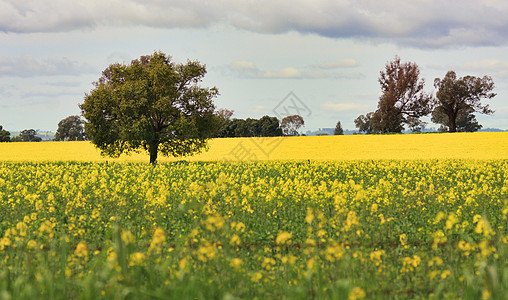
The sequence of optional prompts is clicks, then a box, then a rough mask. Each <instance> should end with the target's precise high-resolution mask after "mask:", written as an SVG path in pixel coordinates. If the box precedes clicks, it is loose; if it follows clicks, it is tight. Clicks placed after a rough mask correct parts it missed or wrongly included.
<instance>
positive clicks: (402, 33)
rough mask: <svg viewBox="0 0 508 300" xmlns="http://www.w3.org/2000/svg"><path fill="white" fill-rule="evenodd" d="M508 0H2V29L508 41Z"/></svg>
mask: <svg viewBox="0 0 508 300" xmlns="http://www.w3.org/2000/svg"><path fill="white" fill-rule="evenodd" d="M507 13H508V2H507V1H505V0H489V1H478V0H463V1H460V2H459V1H429V0H414V1H407V0H390V1H379V0H364V1H348V0H314V1H308V0H292V1H290V0H259V1H256V2H255V3H253V2H251V1H239V0H222V1H206V2H204V1H201V0H172V1H161V0H122V1H120V0H110V1H103V0H76V1H68V0H45V1H40V0H0V31H4V32H18V33H23V32H41V31H42V32H56V31H70V30H75V29H79V28H93V27H96V26H110V25H115V26H136V25H140V26H151V27H161V28H181V27H205V26H209V25H211V24H218V23H221V24H227V25H232V26H234V27H236V28H240V29H245V30H249V31H256V32H264V33H281V32H289V31H296V32H301V33H312V34H317V35H320V36H326V37H332V38H368V39H372V40H374V41H383V42H386V41H388V42H393V43H398V44H405V45H410V46H416V47H447V46H454V45H468V46H476V45H496V44H506V43H508V18H506V15H507Z"/></svg>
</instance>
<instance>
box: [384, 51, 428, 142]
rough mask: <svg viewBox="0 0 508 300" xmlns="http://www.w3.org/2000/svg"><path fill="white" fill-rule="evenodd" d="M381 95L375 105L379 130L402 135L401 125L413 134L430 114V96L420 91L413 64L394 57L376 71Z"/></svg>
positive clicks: (417, 76) (422, 80) (421, 80)
mask: <svg viewBox="0 0 508 300" xmlns="http://www.w3.org/2000/svg"><path fill="white" fill-rule="evenodd" d="M378 81H379V84H380V85H381V91H382V92H383V94H382V95H381V97H380V99H379V103H378V110H377V112H376V113H377V114H378V115H379V117H378V118H379V126H378V127H379V128H378V129H379V131H380V132H382V133H388V132H402V130H404V124H406V125H408V126H409V128H410V129H411V130H413V131H419V129H420V128H421V127H422V126H423V125H424V123H423V122H422V121H421V120H420V118H421V117H423V116H426V115H428V114H430V113H431V111H432V96H431V95H430V94H428V93H426V92H425V91H424V90H423V87H424V85H425V80H424V79H423V78H422V79H420V69H419V68H418V65H417V64H416V63H412V62H405V63H402V62H401V61H400V57H398V56H396V57H395V59H394V60H393V61H390V62H388V63H387V64H386V65H385V70H382V71H381V72H380V76H379V80H378Z"/></svg>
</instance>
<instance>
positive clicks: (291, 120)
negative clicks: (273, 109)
mask: <svg viewBox="0 0 508 300" xmlns="http://www.w3.org/2000/svg"><path fill="white" fill-rule="evenodd" d="M304 124H305V122H304V121H303V118H302V117H301V116H300V115H292V116H287V117H285V118H284V119H282V122H281V125H280V127H281V128H282V133H283V134H284V135H289V136H295V135H298V129H300V127H302V126H303V125H304Z"/></svg>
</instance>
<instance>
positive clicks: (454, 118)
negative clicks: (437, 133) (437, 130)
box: [448, 113, 457, 132]
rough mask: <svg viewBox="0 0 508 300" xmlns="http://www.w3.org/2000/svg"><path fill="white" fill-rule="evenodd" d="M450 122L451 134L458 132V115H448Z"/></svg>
mask: <svg viewBox="0 0 508 300" xmlns="http://www.w3.org/2000/svg"><path fill="white" fill-rule="evenodd" d="M448 121H449V122H448V129H449V132H457V114H454V113H451V114H448Z"/></svg>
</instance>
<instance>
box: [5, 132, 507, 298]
mask: <svg viewBox="0 0 508 300" xmlns="http://www.w3.org/2000/svg"><path fill="white" fill-rule="evenodd" d="M317 138H319V142H320V143H319V146H320V147H317V143H316V141H317V140H315V139H317ZM347 138H348V139H350V140H348V139H346V137H343V139H342V140H341V139H338V138H336V137H316V138H313V137H312V138H311V137H301V138H287V139H286V140H283V141H282V142H280V143H279V144H278V146H277V147H274V148H273V149H272V150H271V151H267V150H266V149H268V148H262V147H259V145H272V147H273V145H274V144H273V143H269V142H270V140H268V141H269V142H266V140H263V141H261V140H257V141H256V142H258V144H255V143H253V142H252V140H250V139H226V140H223V143H225V144H223V145H220V144H214V143H219V142H221V141H220V140H214V141H212V143H211V145H210V150H209V152H205V153H203V154H201V161H192V160H198V159H197V158H196V157H193V158H189V159H188V160H189V161H175V162H171V161H162V162H161V163H159V164H158V165H156V166H154V167H152V166H149V165H148V163H147V160H146V159H145V157H142V158H143V160H142V161H144V163H140V162H139V161H138V160H136V159H135V158H136V156H132V157H127V159H126V158H124V160H119V161H114V160H110V159H108V162H106V161H105V159H104V160H102V159H101V158H100V157H98V156H94V155H97V154H96V152H93V151H95V150H94V149H93V148H92V149H91V150H86V147H85V146H84V145H87V144H86V143H79V142H78V143H75V142H72V143H70V142H69V143H67V144H66V143H44V144H38V145H40V146H39V147H41V148H40V149H41V150H40V152H39V153H36V152H37V151H35V152H33V151H32V154H33V156H30V155H29V153H30V151H28V150H26V152H23V151H21V150H19V149H21V148H22V146H23V144H22V143H14V144H13V145H14V146H12V145H8V146H11V147H20V148H18V152H17V154H13V153H8V152H7V151H5V149H7V148H5V147H6V146H4V145H0V149H1V150H2V151H3V152H0V153H1V155H2V161H1V162H0V297H2V298H12V299H23V298H26V299H29V298H32V299H33V298H48V299H49V298H51V299H54V298H83V299H97V298H111V299H138V298H155V299H157V298H176V299H179V298H198V299H210V298H229V299H236V298H242V299H243V298H247V299H252V298H259V299H265V298H288V299H309V298H334V299H360V298H369V299H372V298H374V299H376V298H391V299H407V298H416V299H418V298H419V299H428V298H432V297H435V298H450V299H456V298H466V299H481V298H484V299H489V298H491V299H504V298H503V297H506V295H507V294H508V268H507V264H508V260H507V258H506V257H507V255H508V253H507V252H508V230H507V226H508V221H507V217H508V177H507V175H506V174H507V171H508V150H507V148H506V146H507V141H506V140H507V139H506V134H484V133H482V134H462V135H461V134H457V135H411V136H401V135H394V136H371V137H347ZM305 139H307V140H305ZM352 139H356V141H357V143H356V144H354V145H352V144H353V143H349V144H348V143H346V142H345V141H351V140H352ZM361 139H365V140H364V141H363V142H358V141H361ZM404 139H406V140H404ZM454 139H455V141H461V143H460V144H458V143H457V144H455V148H453V146H452V145H453V140H454ZM298 140H299V141H300V146H299V147H297V146H292V145H293V144H292V143H293V141H298ZM273 141H275V140H271V142H273ZM302 141H306V142H305V143H304V142H302ZM332 141H335V142H336V143H337V141H341V142H342V143H340V144H339V145H338V146H337V145H335V144H333V143H332ZM227 143H229V144H227ZM239 143H244V144H245V145H252V149H258V150H256V151H258V152H255V155H254V156H246V157H244V158H245V159H244V160H245V161H238V160H241V159H239V157H235V158H236V160H235V159H232V158H231V155H232V153H238V152H231V149H234V148H235V147H237V146H236V145H238V144H239ZM249 143H251V144H249ZM327 143H329V144H327ZM362 143H363V144H362ZM436 143H440V144H439V145H440V147H437V146H436ZM226 144H227V145H226ZM25 145H26V146H25V147H35V146H34V144H28V143H25ZM76 145H79V147H76ZM328 145H333V146H328ZM56 146H58V147H56ZM370 146H373V147H375V149H376V151H374V150H373V149H371V148H370ZM2 147H3V148H2ZM44 147H56V148H53V149H52V150H51V151H53V152H52V156H47V157H44V156H43V155H44V153H45V152H44V151H47V150H44ZM65 147H76V148H74V149H75V150H76V152H66V151H68V150H66V151H62V150H59V149H65ZM249 147H251V146H249ZM263 147H264V146H263ZM291 147H294V148H291ZM333 147H338V148H340V147H342V148H343V149H348V148H351V149H352V150H349V151H348V150H344V151H343V152H341V153H335V152H333V153H330V152H331V151H330V149H332V150H333V149H335V148H333ZM355 147H357V148H355ZM361 147H363V149H365V150H364V151H363V152H362V151H360V150H359V149H360V148H361ZM214 149H215V150H214ZM298 149H299V150H298ZM243 150H245V149H243ZM79 151H82V154H79V155H77V154H76V153H79ZM91 151H92V152H91ZM411 151H413V152H411ZM85 152H86V153H89V154H86V153H85ZM359 152H361V153H359ZM20 153H21V154H23V153H25V154H23V155H25V156H22V155H21V154H20ZM41 153H42V154H41ZM48 153H49V152H48ZM90 153H92V154H90ZM267 153H268V155H266V154H267ZM284 153H285V159H283V158H282V157H283V156H284ZM411 153H415V155H414V156H411ZM416 153H417V154H416ZM16 155H18V156H17V159H13V157H16ZM20 155H21V156H20ZM72 155H75V156H76V157H78V158H81V159H72ZM86 155H89V156H86ZM206 155H208V157H209V159H205V158H204V157H205V156H206ZM263 155H266V157H263ZM334 156H335V157H334ZM9 157H10V159H9ZM93 157H98V158H97V159H93ZM198 157H199V156H198ZM85 158H86V159H85ZM129 159H131V161H129ZM140 160H141V158H140Z"/></svg>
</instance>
